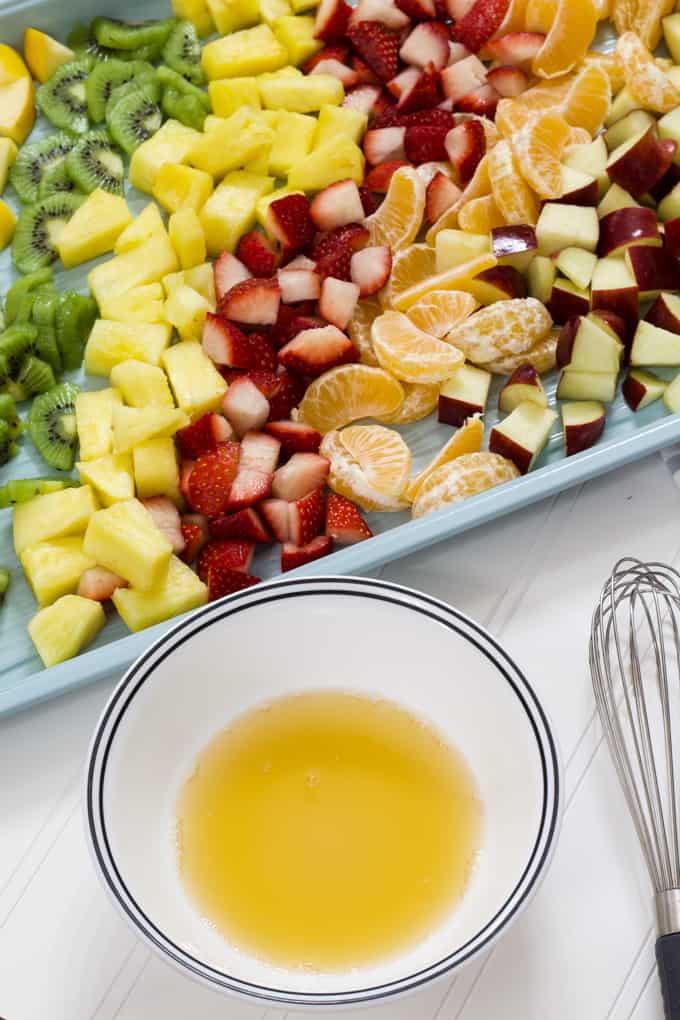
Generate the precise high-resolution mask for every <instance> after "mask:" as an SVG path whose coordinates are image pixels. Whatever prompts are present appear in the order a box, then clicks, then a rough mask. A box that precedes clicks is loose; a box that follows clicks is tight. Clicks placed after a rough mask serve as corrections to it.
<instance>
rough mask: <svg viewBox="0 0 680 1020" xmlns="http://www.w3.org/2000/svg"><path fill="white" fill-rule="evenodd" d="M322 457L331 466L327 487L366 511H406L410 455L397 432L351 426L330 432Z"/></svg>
mask: <svg viewBox="0 0 680 1020" xmlns="http://www.w3.org/2000/svg"><path fill="white" fill-rule="evenodd" d="M319 452H320V453H321V454H322V456H324V457H328V459H329V460H330V462H331V467H330V473H329V476H328V484H329V486H330V488H331V489H333V491H334V492H338V493H340V495H341V496H346V497H347V499H351V500H353V501H354V502H355V503H358V504H359V505H360V506H361V507H362V508H363V509H364V510H388V511H389V510H403V509H405V508H406V506H407V505H408V504H407V503H406V501H405V500H404V499H403V498H402V493H403V491H404V488H405V486H406V482H407V481H408V475H409V471H410V469H411V451H410V450H409V448H408V446H407V445H406V443H405V442H404V440H403V439H402V438H401V436H400V435H399V433H398V432H395V431H394V430H393V429H387V428H384V427H383V426H382V425H351V426H350V427H349V428H346V429H343V430H342V431H337V430H335V429H334V430H333V431H331V432H328V434H327V435H325V436H324V438H323V440H322V441H321V446H320V451H319Z"/></svg>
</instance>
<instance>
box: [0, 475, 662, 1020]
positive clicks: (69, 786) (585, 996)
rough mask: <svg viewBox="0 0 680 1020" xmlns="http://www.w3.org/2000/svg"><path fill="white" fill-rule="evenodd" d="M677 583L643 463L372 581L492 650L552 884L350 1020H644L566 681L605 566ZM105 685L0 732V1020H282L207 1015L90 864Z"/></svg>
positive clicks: (597, 755) (578, 656)
mask: <svg viewBox="0 0 680 1020" xmlns="http://www.w3.org/2000/svg"><path fill="white" fill-rule="evenodd" d="M626 554H633V555H637V556H640V557H643V558H650V559H651V558H659V559H665V560H667V561H669V562H671V563H675V564H676V565H680V492H679V491H678V489H676V487H675V486H674V484H673V482H672V480H671V477H670V475H669V473H668V470H667V468H666V467H665V465H664V464H663V462H662V461H661V459H660V457H658V456H657V457H652V458H649V459H647V460H645V461H642V462H640V463H638V464H636V465H633V466H631V467H628V468H625V469H623V470H621V471H618V472H615V473H613V474H611V475H608V476H607V477H605V478H603V479H600V480H598V481H595V482H591V483H589V484H588V485H586V486H584V487H582V488H581V489H575V490H573V491H570V492H566V493H564V494H563V495H561V496H559V497H556V498H554V499H552V500H548V501H546V502H544V503H541V504H539V505H537V506H535V507H533V508H531V509H529V510H527V511H523V512H520V513H517V514H515V515H514V516H512V517H506V518H503V519H501V520H499V521H498V522H496V523H495V524H492V525H488V526H486V527H483V528H480V529H478V530H476V531H474V532H470V533H468V534H466V535H463V536H462V537H459V538H456V539H453V540H452V541H450V542H448V543H446V544H442V545H438V546H435V547H433V548H431V549H430V550H428V551H426V552H424V553H419V554H418V555H416V556H413V557H411V558H409V559H405V560H402V561H400V562H398V563H394V564H392V565H391V566H388V567H386V568H384V569H383V570H382V571H381V574H382V576H383V577H385V578H388V579H390V580H394V581H399V582H403V583H404V584H407V585H411V586H413V587H416V588H420V589H422V590H423V591H426V592H429V593H431V594H433V595H437V596H439V597H441V598H444V599H446V600H448V601H450V602H451V603H453V604H454V605H456V606H458V607H459V608H460V609H462V610H464V611H465V612H467V613H469V614H471V615H472V616H473V617H475V618H476V619H477V620H479V621H480V622H481V623H483V624H484V625H485V626H487V627H488V628H489V629H490V630H491V632H492V633H493V634H495V635H496V637H498V638H499V639H500V640H501V641H502V642H503V643H504V644H505V645H506V646H507V647H508V649H509V650H510V652H511V653H512V654H513V655H514V656H515V658H516V659H517V661H518V662H519V663H520V665H521V666H522V667H523V668H524V669H525V671H526V673H527V675H528V677H529V679H530V680H531V681H532V682H533V684H534V685H535V687H536V690H537V691H538V693H539V695H540V697H541V698H542V700H543V703H544V705H545V706H546V708H547V710H548V711H549V713H550V714H551V716H552V719H553V723H554V726H555V730H556V734H557V737H558V740H559V742H560V745H561V750H562V755H563V761H564V768H565V780H566V811H565V815H564V821H563V826H562V833H561V837H560V841H559V846H558V849H557V853H556V856H555V859H554V862H553V865H552V868H551V870H550V872H549V874H548V876H547V878H546V880H545V882H544V884H543V885H542V887H541V889H540V890H539V892H538V894H537V896H536V898H535V899H534V901H533V902H532V904H531V905H530V907H529V909H528V910H527V911H526V912H525V913H524V914H523V915H522V917H521V918H520V920H519V921H518V923H517V924H516V925H515V927H514V928H513V929H512V930H511V931H510V933H509V934H508V935H507V937H506V938H505V939H504V940H503V941H502V942H501V943H500V944H499V945H498V946H497V947H496V948H495V949H493V950H492V951H491V952H490V953H488V954H487V955H486V956H485V957H482V958H479V959H477V960H475V961H473V962H472V963H471V964H470V965H469V966H468V967H467V968H466V969H465V970H463V971H461V972H459V974H458V975H457V976H456V977H455V978H454V979H453V980H450V979H449V980H445V981H443V982H441V983H439V984H435V985H432V986H430V987H429V988H427V989H426V990H424V991H421V992H419V993H417V994H415V995H413V996H412V997H409V998H406V999H403V1000H401V1001H399V1002H397V1003H390V1004H388V1005H387V1006H383V1007H377V1008H374V1009H372V1010H360V1011H358V1012H356V1013H352V1017H353V1018H356V1020H360V1018H362V1017H363V1018H365V1017H369V1016H370V1017H371V1018H375V1020H383V1018H384V1020H388V1018H389V1020H435V1018H436V1020H458V1018H462V1020H496V1018H498V1020H500V1018H503V1020H605V1018H607V1020H627V1018H629V1017H630V1018H632V1020H659V1018H661V1016H662V1012H661V1007H660V1002H659V995H658V991H657V985H656V977H655V975H654V972H653V932H652V909H651V896H650V890H649V887H648V882H647V877H646V873H645V871H644V867H643V864H642V860H641V856H640V853H639V850H638V848H637V845H636V842H635V838H634V836H633V832H632V829H631V825H630V823H629V819H628V816H627V813H626V809H625V805H624V803H623V800H622V797H621V794H620V793H619V790H618V786H617V783H616V779H615V776H614V774H613V770H612V767H611V765H610V762H609V760H608V757H607V752H606V748H605V747H604V746H603V744H602V739H601V732H600V728H599V725H598V723H597V721H596V719H595V715H594V704H593V697H592V694H591V690H590V679H589V676H588V673H587V666H586V642H587V638H588V627H589V620H590V615H591V612H592V608H593V604H594V600H595V599H596V597H597V595H598V592H599V589H600V587H601V584H602V582H603V580H604V578H605V577H606V575H607V574H608V572H609V570H610V569H611V567H612V566H613V563H614V561H615V560H616V559H617V558H618V557H619V556H622V555H626ZM114 680H115V678H112V680H111V682H108V683H100V684H98V685H95V686H94V687H92V688H89V689H87V690H85V691H83V692H81V693H80V694H77V695H73V696H70V697H66V698H62V699H60V700H57V701H54V702H52V703H49V704H47V705H44V706H42V707H39V708H37V709H34V710H32V711H28V712H25V713H23V714H20V715H17V716H15V717H13V718H11V719H9V720H6V721H5V722H3V723H0V1017H2V1018H4V1020H114V1017H115V1018H117V1020H217V1018H219V1020H226V1018H228V1020H284V1018H285V1020H300V1018H301V1017H302V1016H303V1015H306V1016H309V1015H310V1014H301V1013H292V1012H288V1013H285V1012H283V1011H280V1010H273V1009H268V1010H265V1009H262V1008H260V1007H257V1006H253V1005H249V1004H248V1003H241V1002H239V1001H236V1000H232V999H228V998H223V997H222V996H219V995H217V994H215V993H213V992H210V991H208V990H206V989H204V988H203V987H201V986H198V985H196V984H194V983H192V982H190V981H189V980H185V979H184V978H183V977H181V976H179V975H178V974H177V973H175V972H174V971H172V970H170V969H169V968H168V967H167V966H166V965H165V964H164V963H162V962H160V961H159V960H158V959H156V958H155V957H152V956H151V955H150V953H149V951H148V950H147V949H146V948H145V947H144V946H143V945H141V943H139V942H138V941H137V940H136V938H135V936H134V935H133V933H132V932H131V931H130V930H129V929H128V928H127V926H126V925H125V924H124V923H123V922H122V921H121V920H120V919H119V917H118V915H117V914H116V913H115V912H114V910H113V908H112V907H111V906H110V905H109V902H108V900H107V899H106V898H105V896H104V893H103V891H102V889H101V888H100V886H99V884H98V882H97V879H96V877H95V874H94V872H93V868H92V865H91V863H90V860H89V857H88V852H87V848H86V845H85V839H84V834H83V824H82V817H81V778H82V769H83V762H84V759H85V755H86V751H87V746H88V742H89V738H90V734H91V732H92V729H93V726H94V723H95V720H96V718H97V716H98V713H99V712H100V710H101V708H102V706H103V704H104V702H105V700H106V698H107V697H108V694H109V691H110V690H111V686H112V683H113V681H114Z"/></svg>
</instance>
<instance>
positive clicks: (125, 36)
mask: <svg viewBox="0 0 680 1020" xmlns="http://www.w3.org/2000/svg"><path fill="white" fill-rule="evenodd" d="M176 24H177V21H176V19H175V18H166V19H165V20H163V21H137V22H130V23H126V22H124V21H116V20H115V19H114V18H105V17H99V18H95V19H94V21H93V22H92V25H91V26H90V32H91V34H92V35H93V36H94V38H95V40H96V42H97V43H98V45H99V46H105V47H106V48H107V49H115V50H139V49H141V48H142V47H158V53H160V52H161V50H162V48H163V46H165V43H166V41H167V39H168V36H169V35H170V33H171V32H172V30H173V28H174V27H175V25H176Z"/></svg>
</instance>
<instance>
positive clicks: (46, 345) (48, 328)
mask: <svg viewBox="0 0 680 1020" xmlns="http://www.w3.org/2000/svg"><path fill="white" fill-rule="evenodd" d="M58 305H59V295H58V294H56V293H51V292H50V291H48V290H46V289H45V290H42V289H41V290H39V291H38V293H37V294H36V296H35V300H34V301H33V308H32V309H31V322H32V323H33V325H34V326H35V328H36V329H37V330H38V336H37V338H36V341H35V353H36V354H37V356H38V357H39V358H42V360H43V361H46V362H47V364H48V365H49V366H50V367H51V368H52V371H53V372H55V373H56V374H57V375H59V373H60V372H61V370H62V365H61V355H60V353H59V347H58V346H57V330H56V314H57V307H58Z"/></svg>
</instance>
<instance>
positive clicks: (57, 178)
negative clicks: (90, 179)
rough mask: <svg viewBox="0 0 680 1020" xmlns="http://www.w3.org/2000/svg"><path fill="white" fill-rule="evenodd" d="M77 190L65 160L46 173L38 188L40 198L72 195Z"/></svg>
mask: <svg viewBox="0 0 680 1020" xmlns="http://www.w3.org/2000/svg"><path fill="white" fill-rule="evenodd" d="M77 190H78V189H77V187H76V185H75V184H74V182H73V181H72V180H71V178H70V177H69V175H68V171H67V170H66V160H64V161H63V163H58V164H57V165H56V166H53V167H50V169H49V170H46V171H45V173H44V174H43V177H42V180H41V182H40V187H39V188H38V198H39V199H43V198H49V197H50V195H63V194H68V195H70V194H73V192H75V191H77Z"/></svg>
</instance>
